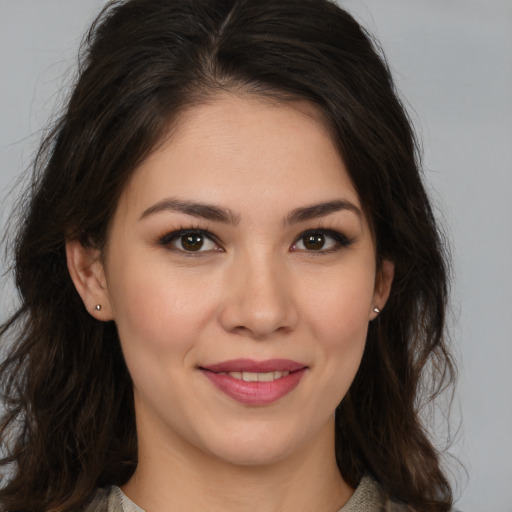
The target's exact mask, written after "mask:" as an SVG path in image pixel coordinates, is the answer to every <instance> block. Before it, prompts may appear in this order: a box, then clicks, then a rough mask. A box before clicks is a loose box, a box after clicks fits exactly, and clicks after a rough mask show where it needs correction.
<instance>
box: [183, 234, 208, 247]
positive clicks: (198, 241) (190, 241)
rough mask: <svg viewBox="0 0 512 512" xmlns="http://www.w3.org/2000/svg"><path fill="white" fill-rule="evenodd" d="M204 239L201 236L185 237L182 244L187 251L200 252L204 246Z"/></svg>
mask: <svg viewBox="0 0 512 512" xmlns="http://www.w3.org/2000/svg"><path fill="white" fill-rule="evenodd" d="M203 242H204V241H203V237H202V236H201V235H194V234H191V235H183V236H182V237H181V244H182V245H183V248H184V249H186V250H187V251H198V250H199V249H201V247H202V246H203Z"/></svg>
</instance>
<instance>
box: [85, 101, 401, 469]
mask: <svg viewBox="0 0 512 512" xmlns="http://www.w3.org/2000/svg"><path fill="white" fill-rule="evenodd" d="M102 261H103V264H102V265H103V266H102V267H101V269H100V270H101V272H99V271H98V272H96V274H95V275H96V278H97V280H98V282H99V283H100V287H101V291H100V292H97V294H96V295H95V296H94V298H92V297H91V298H84V300H85V302H86V303H87V305H88V308H89V309H93V307H94V303H95V302H96V301H97V302H99V303H101V304H102V310H101V311H97V312H96V311H94V312H93V314H94V315H95V316H97V317H98V318H99V319H102V320H107V319H110V318H112V319H114V321H115V323H116V325H117V329H118V332H119V337H120V340H121V344H122V349H123V352H124V356H125V358H126V363H127V365H128V368H129V371H130V374H131V376H132V379H133V387H134V396H135V405H136V416H137V427H138V435H139V439H140V440H143V441H141V445H142V442H143V443H149V444H151V443H159V445H160V446H170V447H171V450H177V451H179V450H194V451H195V450H199V451H200V452H201V453H203V454H207V455H209V456H212V457H215V458H220V459H223V460H225V461H229V462H232V463H237V464H261V463H270V462H273V461H278V460H281V459H283V458H285V457H286V456H288V455H291V454H293V453H294V452H296V451H297V450H300V449H302V448H305V447H307V446H309V445H311V444H312V443H315V442H320V441H321V440H323V441H325V440H326V439H328V438H329V439H331V438H332V435H333V422H334V411H335V408H336V407H337V405H338V404H339V402H340V401H341V400H342V398H343V396H344V395H345V393H346V392H347V390H348V388H349V386H350V384H351V382H352V380H353V378H354V376H355V373H356V371H357V369H358V366H359V363H360V361H361V356H362V354H363V349H364V345H365V338H366V333H367V327H368V322H369V321H371V320H372V319H373V318H374V317H375V316H376V314H375V313H374V312H373V307H375V306H379V307H382V306H383V305H384V302H385V299H386V297H387V293H388V291H389V286H390V282H391V276H392V266H391V264H390V263H386V262H385V265H384V269H385V270H386V272H384V273H382V274H381V273H376V264H375V248H374V244H373V240H372V235H371V232H370V229H369V226H368V223H367V220H366V218H365V216H364V214H363V213H362V206H361V204H360V201H359V198H358V195H357V193H356V191H355V189H354V187H353V186H352V183H351V181H350V179H349V177H348V174H347V171H346V169H345V166H344V164H343V161H342V160H341V159H340V156H339V155H338V153H337V151H336V149H335V147H334V145H333V143H332V141H331V138H330V137H329V134H328V132H327V130H326V128H325V127H324V125H323V124H322V122H321V121H320V118H319V115H318V114H317V112H316V111H315V109H314V108H313V107H311V106H310V105H307V104H293V105H284V106H283V105H276V104H271V103H269V102H266V101H264V100H258V99H255V98H251V97H244V96H236V95H228V94H225V95H221V96H219V97H218V98H217V99H216V100H215V101H212V102H210V103H209V104H206V105H203V106H198V107H194V108H193V109H191V110H190V111H188V112H187V113H186V114H184V115H183V116H182V117H181V119H180V121H179V122H178V125H177V129H176V130H174V131H173V132H172V133H171V134H170V136H169V138H168V140H167V141H166V142H165V144H164V145H162V146H161V147H160V148H159V149H157V150H156V151H155V152H154V153H153V154H151V156H150V157H149V158H148V159H147V160H146V161H145V162H144V163H143V164H142V165H140V167H139V168H138V169H137V170H136V171H135V173H134V174H133V176H132V178H131V180H130V182H129V184H128V185H127V187H126V189H125V190H124V192H123V194H122V196H121V198H120V201H119V205H118V208H117V211H116V213H115V216H114V218H113V221H112V224H111V229H110V234H109V240H108V243H107V247H106V249H105V252H104V255H103V260H102ZM90 288H91V289H92V288H94V287H90ZM98 293H99V295H98ZM101 294H103V295H101ZM82 296H84V293H82ZM323 441H322V442H323ZM162 443H163V444H162Z"/></svg>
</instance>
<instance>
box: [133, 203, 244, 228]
mask: <svg viewBox="0 0 512 512" xmlns="http://www.w3.org/2000/svg"><path fill="white" fill-rule="evenodd" d="M161 212H176V213H184V214H185V215H191V216H192V217H199V218H202V219H207V220H212V221H216V222H223V223H226V224H233V225H236V224H238V223H239V222H240V216H239V215H236V214H235V213H234V212H233V211H232V210H230V209H229V208H220V207H218V206H214V205H211V204H206V203H197V202H195V201H185V200H181V199H175V198H166V199H163V200H162V201H159V202H158V203H156V204H154V205H153V206H150V207H149V208H147V209H146V210H144V211H143V212H142V215H141V216H140V218H139V220H142V219H144V218H146V217H149V216H150V215H154V214H156V213H161Z"/></svg>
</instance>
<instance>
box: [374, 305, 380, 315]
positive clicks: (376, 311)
mask: <svg viewBox="0 0 512 512" xmlns="http://www.w3.org/2000/svg"><path fill="white" fill-rule="evenodd" d="M373 312H374V313H377V314H378V313H380V309H379V308H378V307H377V306H375V307H374V308H373Z"/></svg>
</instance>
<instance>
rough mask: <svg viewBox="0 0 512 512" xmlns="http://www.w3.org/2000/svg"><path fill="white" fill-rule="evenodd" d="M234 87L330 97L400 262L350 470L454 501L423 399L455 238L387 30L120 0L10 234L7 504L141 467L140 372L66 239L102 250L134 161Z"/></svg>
mask: <svg viewBox="0 0 512 512" xmlns="http://www.w3.org/2000/svg"><path fill="white" fill-rule="evenodd" d="M221 91H227V92H235V93H243V94H250V95H256V96H259V97H263V98H270V99H272V100H274V101H278V102H279V101H281V102H290V101H291V102H293V101H299V100H301V101H304V100H306V101H308V102H310V103H311V104H313V105H315V106H316V108H317V109H318V110H319V111H320V112H321V114H322V116H323V118H324V119H325V123H326V124H327V125H328V127H329V129H330V131H331V134H332V137H333V140H334V142H335V144H336V146H337V148H338V150H339V153H340V155H341V156H342V158H343V161H344V162H345V164H346V166H347V169H348V172H349V175H350V178H351V180H352V182H353V184H354V186H355V188H356V190H357V192H358V194H359V197H360V199H361V202H362V204H363V206H364V209H365V212H366V215H367V217H368V220H369V222H370V224H371V226H372V230H373V233H374V237H375V244H376V253H377V264H379V262H380V261H382V259H389V260H391V261H393V263H394V265H395V277H394V282H393V285H392V290H391V294H390V297H389V300H388V302H387V305H386V308H385V309H384V310H383V311H382V313H381V314H380V315H379V317H378V318H377V320H376V321H373V322H371V323H370V325H369V331H368V336H367V342H366V347H365V352H364V355H363V358H362V362H361V366H360V368H359V370H358V373H357V375H356V377H355V380H354V382H353V383H352V385H351V387H350V389H349V391H348V393H347V395H346V396H345V398H344V399H343V401H342V402H341V404H340V405H339V407H338V409H337V414H336V456H337V461H338V466H339V469H340V472H341V474H342V476H343V478H344V479H345V480H346V481H347V482H348V483H350V484H351V485H353V486H355V485H357V483H358V481H359V480H360V479H361V477H362V475H364V474H370V475H372V476H373V477H374V478H375V479H376V480H377V481H378V482H379V483H380V485H381V486H382V488H383V489H384V491H385V492H386V493H387V495H388V496H390V497H392V498H393V499H397V500H401V501H402V502H404V503H406V504H408V505H409V506H410V507H411V508H412V509H414V510H417V511H420V512H421V511H446V510H449V509H450V505H451V502H452V492H451V488H450V484H449V482H448V479H447V477H446V476H445V474H444V472H443V470H442V468H441V461H440V454H439V453H438V451H437V450H436V448H435V447H434V445H433V443H432V441H431V440H430V439H429V434H428V433H427V430H426V429H425V427H424V426H423V424H422V422H421V409H422V406H423V405H424V404H425V403H426V402H428V401H429V400H431V399H432V398H434V397H435V396H437V395H438V394H439V393H440V392H441V391H442V390H443V389H444V388H445V386H446V385H448V384H450V383H452V382H453V379H454V366H453V363H452V359H451V356H450V353H449V351H448V349H447V341H446V334H445V328H444V325H445V315H446V308H447V298H448V266H447V257H446V254H445V253H446V250H445V244H444V243H443V239H442V236H441V234H440V231H439V228H438V227H437V226H436V221H435V219H434V215H433V212H432V209H431V206H430V204H429V200H428V198H427V195H426V192H425V189H424V186H423V184H422V176H421V167H420V157H419V151H418V145H417V143H416V139H415V136H414V133H413V130H412V127H411V123H410V121H409V118H408V116H407V114H406V112H405V109H404V108H403V106H402V104H401V102H400V100H399V98H398V94H397V92H396V89H395V86H394V84H393V81H392V78H391V75H390V72H389V69H388V66H387V64H386V61H385V59H384V57H383V55H382V52H381V51H380V49H379V47H378V45H377V44H376V43H375V42H374V41H373V40H372V38H371V37H370V36H369V35H368V34H367V33H366V31H365V30H364V29H363V28H362V27H361V26H360V25H359V24H358V23H357V22H356V21H355V20H354V19H353V18H352V17H351V16H350V15H349V14H348V13H347V12H345V11H344V10H342V9H340V8H339V7H338V6H336V5H335V4H334V3H332V2H330V1H327V0H280V1H278V2H276V1H275V0H180V1H178V0H176V1H170V0H127V1H113V2H110V3H109V4H108V5H107V6H106V7H105V8H104V9H103V10H102V12H101V13H100V15H99V16H98V18H97V19H96V20H95V21H94V23H93V24H92V27H91V28H90V30H89V32H88V33H87V34H86V36H85V38H84V41H83V43H82V48H81V55H80V59H79V67H78V76H77V81H76V84H75V86H74V88H73V90H72V93H71V96H70V99H69V102H68V104H67V106H66V108H65V110H64V112H63V114H62V115H61V117H60V118H59V119H58V120H57V122H56V123H55V125H54V127H53V129H52V131H51V132H50V133H49V134H48V135H47V137H46V138H45V140H44V141H43V142H42V145H41V147H40V150H39V152H38V154H37V157H36V159H35V162H34V174H33V181H32V184H31V186H30V187H29V190H28V191H27V193H26V195H25V196H24V200H23V201H22V203H21V206H20V209H19V212H20V215H21V218H20V219H19V220H18V225H17V227H16V229H17V231H16V235H15V237H14V238H13V241H12V242H13V251H14V258H15V260H14V265H13V266H14V274H15V280H16V285H17V289H18V291H19V295H20V305H19V308H18V309H17V311H16V312H15V313H14V314H13V315H12V317H10V318H9V319H8V320H7V321H6V322H5V323H4V324H3V325H2V327H1V330H0V336H1V339H2V340H3V343H4V345H8V346H6V347H5V350H6V357H5V359H4V361H3V363H2V364H1V366H0V379H1V380H0V386H1V388H0V389H1V393H2V399H3V401H4V407H5V410H4V412H3V416H2V418H1V420H0V440H1V443H2V450H3V454H4V456H3V459H2V460H1V461H0V465H2V466H3V468H4V469H3V471H4V473H5V474H6V475H9V478H7V477H5V481H4V486H3V488H2V489H1V490H0V506H1V508H2V510H4V511H5V512H9V511H27V512H29V511H34V512H35V511H71V510H76V509H77V508H79V507H80V505H81V504H83V503H84V502H85V501H86V499H87V498H88V496H90V494H91V493H92V491H93V490H94V489H95V488H96V487H98V486H104V485H109V484H116V485H122V484H123V483H125V482H126V481H127V480H128V479H129V478H130V476H131V475H132V474H133V471H134V469H135V467H136V465H137V438H136V431H135V414H134V405H133V394H132V384H131V379H130V376H129V373H128V371H127V368H126V366H125V363H124V359H123V355H122V352H121V348H120V344H119V339H118V335H117V331H116V327H115V324H114V323H113V322H107V323H103V322H99V321H97V320H95V319H94V318H93V317H92V316H91V315H90V314H89V313H88V312H87V311H86V309H85V307H84V306H83V303H82V301H81V299H80V297H79V295H78V293H77V291H76V290H75V287H74V286H73V283H72V281H71V278H70V276H69V273H68V270H67V265H66V255H65V243H66V241H67V240H69V239H76V238H77V239H79V240H80V242H81V243H82V244H83V245H84V246H86V247H95V248H99V249H101V248H103V247H104V245H105V242H106V239H107V235H108V227H109V222H110V220H111V218H112V215H113V213H114V211H115V209H116V206H117V202H118V198H119V197H120V194H121V193H122V192H123V189H124V186H125V184H126V182H127V180H128V178H129V177H130V175H131V173H132V172H133V171H134V169H136V168H137V166H138V165H139V164H140V163H141V162H142V161H143V160H144V159H145V158H146V157H147V156H148V155H149V154H150V152H151V151H153V150H154V149H155V148H156V147H158V145H159V143H160V142H161V141H162V140H163V138H164V137H165V135H166V134H167V133H168V131H169V127H170V126H172V123H173V122H177V120H178V116H179V115H180V114H182V113H183V111H184V110H185V109H189V108H192V107H193V106H194V105H198V104H201V103H204V102H206V101H208V100H209V99H212V98H215V96H216V95H218V94H219V92H221Z"/></svg>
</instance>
